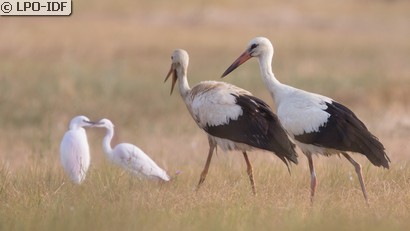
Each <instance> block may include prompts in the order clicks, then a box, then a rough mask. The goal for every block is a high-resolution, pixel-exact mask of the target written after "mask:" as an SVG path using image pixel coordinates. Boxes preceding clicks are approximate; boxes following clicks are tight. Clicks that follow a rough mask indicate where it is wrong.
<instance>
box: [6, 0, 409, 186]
mask: <svg viewBox="0 0 410 231" xmlns="http://www.w3.org/2000/svg"><path fill="white" fill-rule="evenodd" d="M409 12H410V2H409V1H400V0H396V1H394V0H391V1H388V0H385V1H366V0H361V1H357V0H347V1H325V0H313V1H303V2H301V1H268V0H262V1H252V2H250V1H237V0H235V1H234V0H225V1H215V0H211V1H187V0H182V1H178V2H176V1H164V0H156V1H148V0H143V1H131V0H122V1H101V0H99V1H97V0H88V1H73V13H72V15H71V16H69V17H0V162H1V163H2V164H6V165H8V166H10V167H11V169H14V168H21V167H24V166H25V165H27V164H30V163H31V162H33V161H39V162H43V161H44V162H51V163H55V164H56V165H57V164H59V144H60V140H61V138H62V136H63V134H64V132H65V131H66V129H67V127H68V123H69V121H70V119H71V118H72V117H74V116H76V115H78V114H84V115H86V116H88V117H89V118H90V119H92V120H98V119H101V118H104V117H106V118H109V119H111V120H112V121H113V122H114V124H115V125H116V138H115V142H118V141H121V142H123V141H127V142H131V143H134V144H137V145H138V146H139V147H141V148H142V149H143V150H145V151H146V152H147V153H149V154H150V155H151V157H153V159H154V160H156V161H157V162H158V163H159V165H161V166H164V168H166V169H171V170H175V169H182V170H184V169H185V170H186V169H187V168H188V169H189V168H193V169H194V171H195V172H196V173H198V174H199V171H200V168H201V167H202V166H203V163H204V161H205V158H206V157H205V155H206V153H207V148H208V146H207V145H208V144H207V139H206V136H205V134H204V133H203V132H202V131H201V130H199V129H198V128H197V126H196V124H195V123H194V121H193V120H192V118H190V115H189V114H188V111H187V110H186V108H185V105H184V103H183V101H182V100H181V98H180V96H179V94H178V91H175V92H174V94H173V95H171V96H170V95H169V92H170V83H169V82H167V83H165V84H164V83H163V80H164V78H165V75H166V74H167V72H168V70H169V67H170V65H171V59H170V56H171V53H172V51H173V50H174V49H175V48H183V49H185V50H187V51H188V53H189V54H190V66H189V70H188V80H189V82H190V84H191V86H193V85H194V84H196V83H198V82H200V81H203V80H220V79H219V77H220V76H221V74H222V73H223V71H224V70H225V69H226V68H227V67H228V66H229V65H230V64H231V63H232V62H233V61H234V60H235V59H236V58H237V57H238V55H239V54H241V53H242V52H243V51H244V49H245V47H246V46H247V44H248V42H249V40H250V39H252V38H253V37H256V36H265V37H267V38H269V39H270V40H271V41H272V43H273V45H274V48H275V55H274V59H273V69H274V70H273V71H274V73H275V75H276V77H277V78H278V79H279V80H280V81H281V82H283V83H286V84H288V85H292V86H295V87H298V88H301V89H305V90H308V91H312V92H316V93H320V94H324V95H326V96H329V97H332V98H334V99H335V100H337V101H339V102H342V103H343V104H345V105H347V106H348V107H350V108H351V109H352V110H353V111H354V112H355V113H356V114H357V115H358V117H359V118H361V119H362V120H363V121H364V122H365V123H366V125H367V126H368V128H369V129H370V130H371V131H372V132H373V133H374V134H375V135H376V136H377V137H379V138H380V139H381V141H382V142H383V143H384V144H385V146H386V148H387V150H388V153H389V156H390V157H391V159H392V161H393V164H396V163H398V162H401V161H408V160H409V159H410V153H409V152H410V142H409V141H410V116H409V106H410V104H409V102H410V93H409V89H410V65H409V61H410V42H409V41H410V40H409V38H410V14H409ZM223 81H227V82H230V83H233V84H235V85H237V86H239V87H242V88H245V89H247V90H249V91H251V92H253V93H254V94H255V95H256V96H257V97H260V98H262V99H264V100H265V101H266V102H268V103H269V104H270V105H272V106H273V103H272V99H271V98H270V96H269V94H268V92H267V90H266V88H265V86H264V85H263V83H262V81H261V79H260V75H259V69H258V64H257V61H256V60H252V61H250V62H247V63H246V64H245V65H242V66H241V67H240V68H239V69H238V70H237V71H235V72H233V73H232V74H231V75H229V76H228V77H227V78H225V79H223ZM88 131H89V133H88V134H89V140H90V145H91V149H92V163H93V165H94V166H98V164H99V162H100V161H101V160H103V159H105V158H104V156H103V153H102V149H101V144H100V142H101V139H102V137H103V134H104V132H105V131H103V130H99V129H89V130H88ZM255 153H258V152H255ZM219 156H221V155H219ZM222 156H225V155H222ZM229 156H233V155H229ZM251 157H252V159H253V160H254V161H255V162H256V164H257V163H258V161H260V160H262V161H266V159H269V160H270V161H277V160H276V159H277V158H274V157H271V155H254V154H252V156H251ZM222 158H225V157H222ZM301 158H303V159H302V160H301V163H302V166H304V167H306V166H305V165H306V163H305V160H304V157H301ZM319 159H320V160H319V161H322V160H325V159H326V158H319ZM359 160H360V159H359ZM240 161H242V160H240ZM326 161H327V160H326ZM360 162H361V163H368V162H367V161H364V159H362V160H360ZM241 163H242V162H241ZM319 163H320V162H319ZM195 179H196V178H195Z"/></svg>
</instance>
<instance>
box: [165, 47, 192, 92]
mask: <svg viewBox="0 0 410 231" xmlns="http://www.w3.org/2000/svg"><path fill="white" fill-rule="evenodd" d="M171 60H172V64H171V69H170V70H169V72H168V74H167V77H165V80H164V82H166V81H167V80H168V78H169V76H171V75H172V85H171V94H172V91H173V90H174V86H175V83H176V82H177V79H178V77H179V76H185V75H186V71H187V69H188V63H189V56H188V53H187V52H186V51H185V50H182V49H176V50H175V51H174V52H172V56H171Z"/></svg>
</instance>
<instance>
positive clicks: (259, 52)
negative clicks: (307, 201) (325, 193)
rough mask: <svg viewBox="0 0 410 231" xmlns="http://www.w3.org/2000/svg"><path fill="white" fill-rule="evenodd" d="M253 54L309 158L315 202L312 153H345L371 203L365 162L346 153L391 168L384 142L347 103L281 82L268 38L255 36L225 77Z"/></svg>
mask: <svg viewBox="0 0 410 231" xmlns="http://www.w3.org/2000/svg"><path fill="white" fill-rule="evenodd" d="M252 57H257V58H258V60H259V67H260V71H261V75H262V79H263V81H264V82H265V84H266V86H267V88H268V90H269V92H270V93H271V96H272V98H273V100H274V101H275V106H276V111H277V114H278V117H279V120H280V122H281V123H282V126H283V127H284V128H285V129H286V131H287V132H288V134H290V136H291V137H292V138H293V139H294V140H295V142H296V144H297V145H298V146H299V147H300V148H301V150H302V151H303V153H304V154H305V155H306V157H307V159H308V161H309V168H310V173H311V201H312V202H313V198H314V195H315V191H316V184H317V182H316V173H315V169H314V166H313V161H312V154H317V153H318V154H322V155H325V156H329V155H332V154H339V153H341V154H342V155H343V156H344V157H345V158H346V159H347V160H348V161H349V162H350V163H351V164H352V165H353V166H354V167H355V171H356V173H357V176H358V178H359V182H360V186H361V189H362V192H363V196H364V198H365V200H366V202H368V198H367V192H366V188H365V185H364V182H363V176H362V170H361V165H360V164H359V163H357V162H356V161H354V160H353V158H352V157H350V156H349V155H348V154H347V153H346V152H357V153H361V154H363V155H365V156H366V157H367V158H368V159H369V161H370V162H371V163H372V164H373V165H375V166H378V167H380V166H383V167H384V168H389V162H390V159H389V157H388V156H387V155H386V153H385V149H384V147H383V144H382V143H380V142H379V140H378V139H377V137H375V136H374V135H373V134H372V133H370V131H369V130H367V128H366V126H365V125H364V124H363V122H362V121H360V120H359V119H358V118H357V117H356V115H355V114H354V113H353V112H352V111H351V110H350V109H349V108H347V107H346V106H344V105H342V104H340V103H338V102H336V101H334V100H333V99H331V98H328V97H325V96H322V95H318V94H314V93H310V92H307V91H303V90H300V89H297V88H294V87H291V86H288V85H285V84H282V83H280V82H279V81H278V80H277V79H276V78H275V75H274V74H273V72H272V66H271V63H272V57H273V46H272V44H271V42H270V41H269V40H268V39H267V38H264V37H257V38H254V39H252V40H251V41H250V43H249V45H248V47H247V49H246V50H245V52H243V53H242V55H241V56H239V58H238V59H236V61H235V62H234V63H233V64H232V65H231V66H230V67H229V68H228V69H227V70H226V71H225V72H224V73H223V74H222V77H224V76H226V75H228V74H229V73H230V72H231V71H233V70H234V69H236V68H237V67H238V66H240V65H241V64H242V63H244V62H245V61H247V60H248V59H250V58H252Z"/></svg>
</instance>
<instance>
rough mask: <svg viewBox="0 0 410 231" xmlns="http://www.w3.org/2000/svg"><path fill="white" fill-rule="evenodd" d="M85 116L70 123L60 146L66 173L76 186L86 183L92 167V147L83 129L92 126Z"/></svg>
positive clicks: (77, 117)
mask: <svg viewBox="0 0 410 231" xmlns="http://www.w3.org/2000/svg"><path fill="white" fill-rule="evenodd" d="M92 125H93V122H91V121H90V120H89V119H88V118H87V117H85V116H82V115H80V116H76V117H74V118H73V119H72V120H71V122H70V127H69V130H68V131H67V132H66V133H65V134H64V137H63V139H62V140H61V144H60V154H61V163H62V164H63V167H64V170H65V172H66V173H67V174H68V176H69V177H70V178H71V180H72V181H73V182H74V183H76V184H81V182H83V181H84V179H85V176H86V173H87V170H88V167H89V166H90V147H89V146H88V140H87V134H86V133H85V129H84V128H83V127H89V126H92Z"/></svg>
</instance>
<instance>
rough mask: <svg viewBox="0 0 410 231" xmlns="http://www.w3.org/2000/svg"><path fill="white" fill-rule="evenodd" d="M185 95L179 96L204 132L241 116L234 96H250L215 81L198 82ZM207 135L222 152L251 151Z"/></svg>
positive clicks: (241, 144)
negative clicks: (208, 128)
mask: <svg viewBox="0 0 410 231" xmlns="http://www.w3.org/2000/svg"><path fill="white" fill-rule="evenodd" d="M181 82H183V81H180V83H181ZM187 94H188V95H186V96H185V95H183V94H181V96H182V97H183V99H184V102H185V105H186V107H187V109H188V111H189V112H190V114H191V116H192V118H194V120H195V122H196V123H197V125H198V126H199V127H200V128H202V129H203V130H204V131H206V130H207V127H211V126H220V125H226V124H229V122H230V121H231V120H233V121H234V120H237V119H238V118H239V116H241V115H242V114H243V110H242V108H241V107H240V106H239V105H238V104H236V98H235V97H234V95H236V96H239V95H252V94H251V93H250V92H248V91H245V90H243V89H241V88H238V87H236V86H234V85H232V84H228V83H224V82H216V81H203V82H200V83H199V84H197V85H196V86H194V87H193V88H192V90H191V91H189V92H188V93H187ZM207 134H208V136H209V138H210V139H211V140H213V141H214V142H215V143H216V144H217V145H218V146H219V147H221V148H222V150H224V151H230V150H240V151H249V150H252V149H253V147H252V146H249V145H247V144H244V143H238V142H234V141H232V140H229V139H224V138H220V137H217V136H213V135H211V134H209V133H207Z"/></svg>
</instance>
